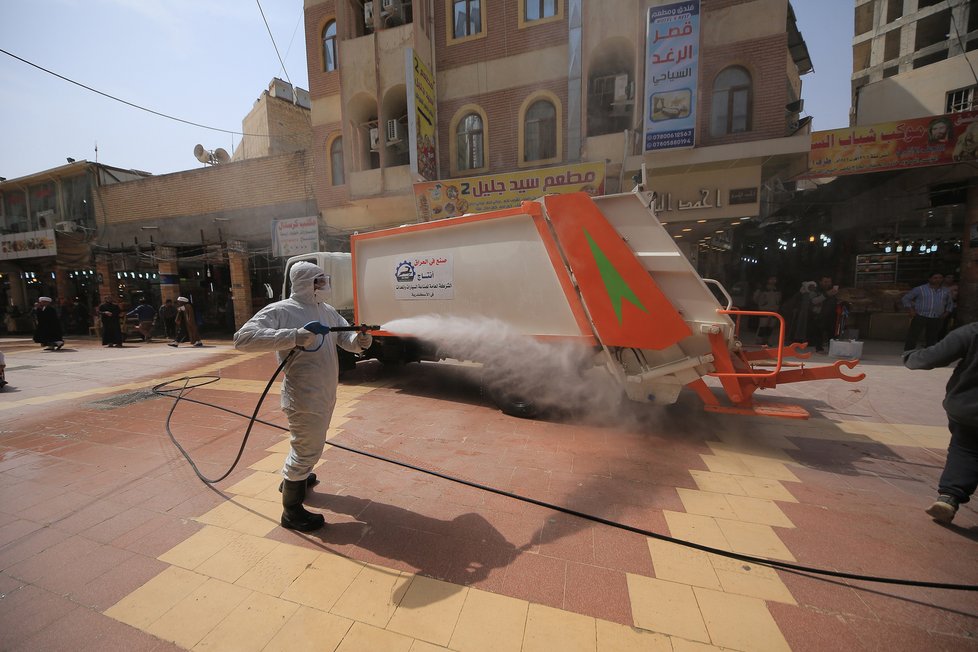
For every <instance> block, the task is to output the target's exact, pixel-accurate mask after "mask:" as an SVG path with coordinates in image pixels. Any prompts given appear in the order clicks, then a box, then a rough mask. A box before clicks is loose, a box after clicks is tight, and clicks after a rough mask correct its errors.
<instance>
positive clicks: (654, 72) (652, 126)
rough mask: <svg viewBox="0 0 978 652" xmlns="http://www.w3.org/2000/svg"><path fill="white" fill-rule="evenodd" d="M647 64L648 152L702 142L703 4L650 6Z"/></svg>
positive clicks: (646, 117) (690, 145)
mask: <svg viewBox="0 0 978 652" xmlns="http://www.w3.org/2000/svg"><path fill="white" fill-rule="evenodd" d="M648 15H649V20H648V25H647V26H646V36H645V39H646V46H647V47H646V50H647V59H646V62H645V98H646V103H645V151H646V152H651V151H653V150H659V149H675V148H679V147H692V146H693V145H694V144H695V142H696V90H697V88H696V82H697V74H698V73H697V70H698V67H699V65H698V64H699V43H700V3H699V0H692V1H688V2H676V3H673V4H668V5H660V6H657V7H649V14H648Z"/></svg>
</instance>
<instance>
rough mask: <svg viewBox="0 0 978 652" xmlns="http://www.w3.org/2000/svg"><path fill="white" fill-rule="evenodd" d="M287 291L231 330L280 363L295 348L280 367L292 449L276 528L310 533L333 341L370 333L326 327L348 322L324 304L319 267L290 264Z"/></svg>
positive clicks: (362, 338) (331, 388)
mask: <svg viewBox="0 0 978 652" xmlns="http://www.w3.org/2000/svg"><path fill="white" fill-rule="evenodd" d="M289 279H290V281H291V283H292V295H291V296H290V297H289V298H288V299H285V300H283V301H276V302H275V303H273V304H270V305H268V306H265V307H264V308H262V309H261V310H260V311H259V312H258V314H256V315H255V316H254V317H252V318H251V319H249V320H248V322H247V323H246V324H245V325H244V326H242V327H241V329H240V330H239V331H238V332H237V333H235V334H234V348H236V349H238V350H240V351H249V352H257V351H275V352H276V355H277V357H278V360H279V363H281V362H282V360H284V359H285V357H286V356H287V355H288V353H289V351H290V350H291V349H293V348H295V347H300V348H301V349H303V350H301V351H299V352H298V353H297V354H296V355H295V357H294V358H293V359H292V361H291V362H290V363H289V364H288V365H287V366H286V367H285V379H284V380H283V381H282V411H283V412H285V416H286V417H287V418H288V420H289V431H290V433H291V448H290V450H289V454H288V457H286V458H285V466H283V467H282V475H283V476H284V478H285V479H284V480H283V481H282V485H281V486H280V489H281V490H282V507H283V512H282V527H284V528H288V529H290V530H298V531H300V532H311V531H313V530H316V529H318V528H320V527H322V526H323V525H324V524H325V522H326V521H325V519H324V518H323V515H322V514H316V513H313V512H309V511H307V510H306V509H305V508H304V507H303V506H302V502H303V500H305V497H306V488H307V487H311V486H313V485H314V484H316V482H317V480H316V475H315V474H314V473H312V468H313V466H314V465H315V464H316V462H318V461H319V458H320V456H321V455H322V454H323V447H324V446H325V444H326V429H327V428H329V421H330V418H331V417H332V415H333V407H334V406H335V405H336V386H337V384H338V376H339V365H338V362H337V359H336V346H337V345H338V346H341V347H343V348H344V349H346V350H347V351H350V352H351V353H359V352H361V351H363V350H365V349H367V348H369V347H370V345H371V343H372V342H373V338H372V337H371V336H370V334H369V333H364V332H360V333H357V332H355V331H350V332H340V333H337V332H330V331H329V328H330V327H339V326H349V323H347V321H346V320H345V319H343V317H341V316H340V314H339V313H338V312H336V310H335V309H334V308H333V307H332V306H329V305H327V304H326V303H325V301H326V299H328V298H329V294H330V285H329V277H328V276H327V275H326V273H325V272H324V271H323V269H322V268H321V267H319V266H318V265H314V264H312V263H307V262H298V263H295V264H294V265H293V266H292V269H291V270H289Z"/></svg>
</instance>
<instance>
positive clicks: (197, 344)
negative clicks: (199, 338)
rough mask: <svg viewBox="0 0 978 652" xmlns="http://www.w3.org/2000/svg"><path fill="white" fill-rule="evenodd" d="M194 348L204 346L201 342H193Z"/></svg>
mask: <svg viewBox="0 0 978 652" xmlns="http://www.w3.org/2000/svg"><path fill="white" fill-rule="evenodd" d="M194 346H204V343H203V342H195V343H194Z"/></svg>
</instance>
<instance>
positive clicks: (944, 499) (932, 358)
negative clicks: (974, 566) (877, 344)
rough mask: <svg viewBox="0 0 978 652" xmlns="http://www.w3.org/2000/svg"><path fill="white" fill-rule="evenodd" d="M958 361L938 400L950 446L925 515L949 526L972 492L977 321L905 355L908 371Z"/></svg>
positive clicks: (976, 457)
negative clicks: (941, 401) (949, 432)
mask: <svg viewBox="0 0 978 652" xmlns="http://www.w3.org/2000/svg"><path fill="white" fill-rule="evenodd" d="M955 360H957V361H958V364H957V366H956V367H955V368H954V372H953V373H952V374H951V378H950V380H948V381H947V393H946V394H945V396H944V410H945V411H946V412H947V420H948V423H947V428H948V430H950V431H951V443H950V444H949V445H948V447H947V461H946V462H945V464H944V471H943V472H942V473H941V479H940V480H939V481H938V483H937V491H938V496H937V500H935V501H934V503H933V504H932V505H931V506H930V507H928V508H927V509H926V512H927V513H928V514H929V515H930V516H931V517H933V519H934V520H935V521H937V522H938V523H950V522H951V521H952V520H953V519H954V515H955V514H956V513H957V511H958V506H959V505H962V504H964V503H966V502H968V501H969V500H970V499H971V496H972V495H973V494H974V493H975V489H976V488H978V322H973V323H971V324H968V325H967V326H961V327H960V328H956V329H955V330H953V331H951V332H950V333H948V335H947V337H945V338H944V339H943V340H941V341H940V342H938V343H937V344H934V345H932V346H928V347H927V348H925V349H917V350H915V351H907V352H904V354H903V364H904V365H906V366H907V368H909V369H934V368H936V367H943V366H946V365H949V364H951V363H952V362H954V361H955Z"/></svg>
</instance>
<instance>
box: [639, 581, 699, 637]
mask: <svg viewBox="0 0 978 652" xmlns="http://www.w3.org/2000/svg"><path fill="white" fill-rule="evenodd" d="M626 579H627V581H628V597H629V599H630V600H631V603H632V621H633V622H634V623H635V625H636V626H637V627H641V628H642V629H647V630H649V631H652V632H660V633H662V634H672V635H675V636H682V637H683V638H689V639H692V640H694V641H703V642H708V641H709V640H710V637H709V635H708V634H707V632H706V625H705V624H704V623H703V617H702V616H701V615H700V609H699V605H698V604H697V603H696V598H695V597H694V595H693V589H692V588H691V587H689V586H686V585H685V584H676V583H675V582H666V581H664V580H659V579H653V578H651V577H642V576H641V575H633V574H631V573H628V574H626Z"/></svg>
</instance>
